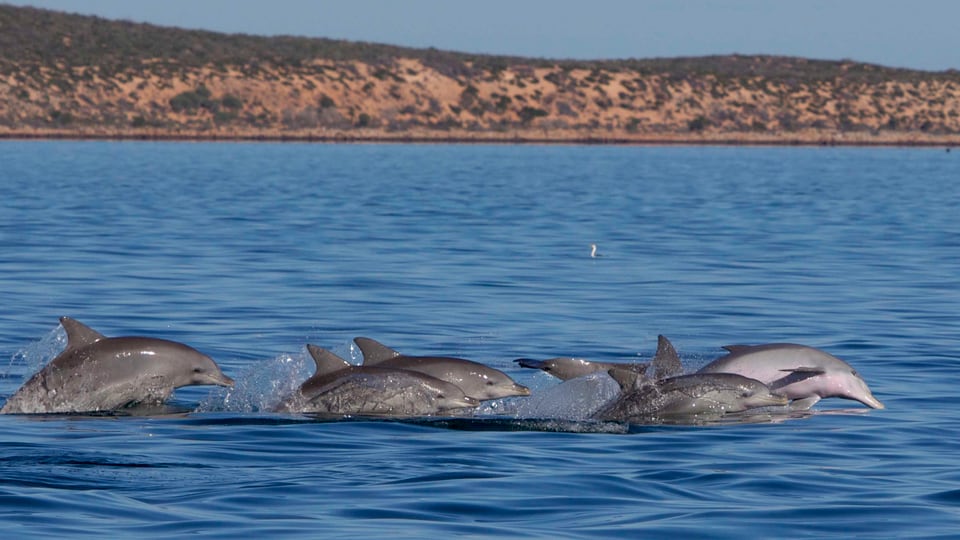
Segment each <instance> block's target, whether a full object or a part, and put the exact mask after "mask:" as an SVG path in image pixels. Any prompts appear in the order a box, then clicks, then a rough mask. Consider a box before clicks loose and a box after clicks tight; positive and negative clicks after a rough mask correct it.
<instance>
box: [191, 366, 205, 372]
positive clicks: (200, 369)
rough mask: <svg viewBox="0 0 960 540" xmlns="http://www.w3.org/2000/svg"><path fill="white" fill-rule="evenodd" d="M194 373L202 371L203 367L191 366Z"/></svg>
mask: <svg viewBox="0 0 960 540" xmlns="http://www.w3.org/2000/svg"><path fill="white" fill-rule="evenodd" d="M193 372H194V373H203V368H198V367H197V368H193Z"/></svg>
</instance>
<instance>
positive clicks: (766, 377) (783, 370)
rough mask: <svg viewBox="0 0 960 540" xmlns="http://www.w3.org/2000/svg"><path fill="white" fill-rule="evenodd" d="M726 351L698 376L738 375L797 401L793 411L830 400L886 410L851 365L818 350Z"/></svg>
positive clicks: (783, 346) (786, 346) (777, 346)
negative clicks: (822, 400)
mask: <svg viewBox="0 0 960 540" xmlns="http://www.w3.org/2000/svg"><path fill="white" fill-rule="evenodd" d="M724 349H726V350H727V351H729V352H730V354H728V355H726V356H723V357H721V358H718V359H716V360H714V361H713V362H711V363H709V364H707V365H706V366H704V367H703V368H701V369H700V370H699V371H698V372H697V373H738V374H740V375H743V376H745V377H750V378H753V379H757V380H758V381H761V382H763V383H765V384H767V385H769V386H770V387H771V388H773V389H774V390H775V391H776V392H777V393H778V394H782V395H784V396H787V398H789V399H791V400H795V401H793V402H792V403H791V404H790V407H791V408H792V409H809V408H810V407H812V406H813V405H814V404H815V403H816V402H818V401H820V399H822V398H828V397H839V398H844V399H852V400H855V401H859V402H860V403H863V404H864V405H866V406H868V407H872V408H874V409H883V408H884V406H883V403H880V401H879V400H878V399H877V398H875V397H873V394H872V393H871V392H870V389H869V388H868V387H867V383H866V381H864V380H863V378H861V377H860V375H859V374H857V372H856V371H855V370H854V369H853V368H852V367H851V366H850V364H848V363H846V362H844V361H843V360H841V359H839V358H837V357H836V356H833V355H831V354H829V353H826V352H824V351H821V350H819V349H815V348H813V347H807V346H805V345H796V344H793V343H771V344H767V345H727V346H725V347H724Z"/></svg>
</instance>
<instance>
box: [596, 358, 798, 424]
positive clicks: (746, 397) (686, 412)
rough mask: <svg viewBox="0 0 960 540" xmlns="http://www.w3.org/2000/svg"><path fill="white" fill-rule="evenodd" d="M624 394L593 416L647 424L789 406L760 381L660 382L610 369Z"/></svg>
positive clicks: (729, 376)
mask: <svg viewBox="0 0 960 540" xmlns="http://www.w3.org/2000/svg"><path fill="white" fill-rule="evenodd" d="M609 373H610V376H611V377H613V379H614V380H616V381H617V384H619V385H620V389H621V393H620V395H619V396H618V397H617V398H616V399H614V400H613V401H612V402H610V403H609V404H607V405H606V406H605V407H603V408H602V409H600V410H599V411H597V412H596V413H594V415H593V418H595V419H597V420H608V421H609V420H612V421H618V422H630V423H644V422H656V421H662V420H664V419H672V420H677V419H687V418H690V419H693V418H703V417H719V416H723V415H724V414H726V413H735V412H741V411H745V410H747V409H753V408H756V407H769V406H775V405H786V404H787V398H786V397H784V396H781V395H777V394H775V393H773V392H772V391H771V390H770V388H769V387H767V385H765V384H763V383H762V382H760V381H757V380H754V379H750V378H747V377H744V376H742V375H736V374H733V373H705V374H696V373H695V374H692V375H679V376H676V377H670V378H667V379H662V380H658V381H650V380H649V379H646V380H645V379H644V378H642V377H638V376H637V374H636V373H634V372H632V371H629V370H622V369H611V370H610V372H609Z"/></svg>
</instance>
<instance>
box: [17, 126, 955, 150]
mask: <svg viewBox="0 0 960 540" xmlns="http://www.w3.org/2000/svg"><path fill="white" fill-rule="evenodd" d="M0 140H78V141H80V140H101V141H171V142H173V141H193V142H269V143H278V142H311V143H410V144H423V143H441V144H556V145H563V144H578V145H638V146H644V145H650V146H848V147H856V146H860V147H946V148H951V147H955V146H956V147H960V136H957V135H926V134H924V135H922V136H920V135H916V134H910V136H904V135H902V134H901V135H900V136H889V135H888V136H883V135H869V134H854V135H843V136H838V135H834V136H828V135H825V134H818V135H816V136H811V135H809V134H802V135H796V136H791V135H784V136H769V135H766V136H757V135H753V134H739V133H737V134H734V133H729V134H726V133H725V134H700V135H690V134H656V135H654V134H637V135H629V136H624V135H622V134H611V135H599V134H585V135H571V134H563V135H558V136H551V135H547V136H535V135H531V134H527V133H496V134H469V135H466V134H450V133H422V132H421V133H416V134H404V133H384V132H374V133H351V132H337V133H332V134H330V133H328V134H317V133H289V134H280V133H199V132H188V133H183V132H179V133H171V132H160V131H153V132H146V133H145V132H130V131H119V132H113V131H111V132H100V131H93V132H91V131H79V130H78V131H74V130H56V131H53V130H51V131H35V130H32V131H5V132H0Z"/></svg>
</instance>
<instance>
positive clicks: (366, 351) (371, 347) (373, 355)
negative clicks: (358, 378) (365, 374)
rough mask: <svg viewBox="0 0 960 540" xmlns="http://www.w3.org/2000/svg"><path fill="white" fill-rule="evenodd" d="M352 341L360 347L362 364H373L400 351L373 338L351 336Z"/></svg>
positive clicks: (387, 358) (385, 359)
mask: <svg viewBox="0 0 960 540" xmlns="http://www.w3.org/2000/svg"><path fill="white" fill-rule="evenodd" d="M353 342H354V343H356V344H357V347H360V354H362V355H363V365H365V366H374V365H377V364H380V363H382V362H386V361H387V360H389V359H391V358H395V357H397V356H400V353H398V352H397V351H395V350H393V349H391V348H390V347H387V346H386V345H384V344H383V343H380V342H379V341H377V340H375V339H370V338H366V337H357V338H353Z"/></svg>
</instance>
